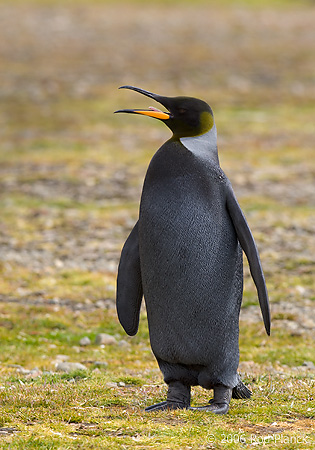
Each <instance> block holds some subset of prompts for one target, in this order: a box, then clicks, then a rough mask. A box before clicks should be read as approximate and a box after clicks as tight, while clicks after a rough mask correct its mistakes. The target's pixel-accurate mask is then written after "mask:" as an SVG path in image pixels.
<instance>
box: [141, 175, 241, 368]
mask: <svg viewBox="0 0 315 450" xmlns="http://www.w3.org/2000/svg"><path fill="white" fill-rule="evenodd" d="M164 181H165V180H164ZM177 188H178V189H177ZM218 189H219V191H218ZM221 189H222V187H220V186H219V187H215V188H214V190H213V191H212V192H209V196H208V197H205V195H204V192H203V190H202V189H198V186H194V188H193V189H186V190H185V189H184V190H183V183H179V184H178V186H176V183H174V182H172V184H171V185H170V186H167V183H166V185H165V184H164V185H163V186H162V185H161V186H160V187H159V188H157V186H155V187H154V188H152V189H151V188H150V187H149V188H147V189H144V191H143V195H142V200H141V208H140V218H139V245H140V260H141V276H142V283H143V288H144V297H145V301H146V306H147V314H148V323H149V331H150V340H151V346H152V350H153V352H154V354H155V356H156V357H157V358H159V359H161V360H164V361H167V362H170V363H179V364H187V365H193V364H196V365H202V366H208V367H209V366H215V367H217V368H218V369H219V368H220V366H222V367H223V366H226V364H229V361H230V360H233V361H234V360H235V361H234V363H233V366H235V365H236V367H235V370H236V368H237V363H238V322H239V310H240V304H241V299H242V280H243V275H242V253H241V250H240V247H239V244H238V241H237V238H236V234H235V231H234V227H233V225H232V222H231V220H230V217H229V215H228V212H227V210H226V206H225V200H224V195H223V194H222V191H221ZM211 194H212V195H211ZM220 361H221V363H220Z"/></svg>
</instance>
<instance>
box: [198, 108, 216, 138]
mask: <svg viewBox="0 0 315 450" xmlns="http://www.w3.org/2000/svg"><path fill="white" fill-rule="evenodd" d="M213 124H214V120H213V116H212V114H211V113H210V112H208V111H204V112H202V113H201V114H200V134H204V133H207V132H208V131H210V130H211V128H212V127H213Z"/></svg>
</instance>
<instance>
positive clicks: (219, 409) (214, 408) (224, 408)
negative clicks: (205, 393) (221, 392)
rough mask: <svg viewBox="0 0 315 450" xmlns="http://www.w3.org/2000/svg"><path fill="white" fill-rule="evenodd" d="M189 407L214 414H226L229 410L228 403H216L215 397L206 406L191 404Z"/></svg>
mask: <svg viewBox="0 0 315 450" xmlns="http://www.w3.org/2000/svg"><path fill="white" fill-rule="evenodd" d="M188 409H192V410H194V411H209V412H213V413H214V414H226V413H227V412H228V410H229V404H228V403H214V402H213V399H212V400H210V402H209V404H208V405H205V406H191V407H190V408H188Z"/></svg>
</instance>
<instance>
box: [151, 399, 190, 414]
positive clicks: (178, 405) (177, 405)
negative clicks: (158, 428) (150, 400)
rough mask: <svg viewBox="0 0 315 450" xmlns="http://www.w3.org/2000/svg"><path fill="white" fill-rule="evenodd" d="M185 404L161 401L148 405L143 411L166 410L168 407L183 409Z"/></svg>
mask: <svg viewBox="0 0 315 450" xmlns="http://www.w3.org/2000/svg"><path fill="white" fill-rule="evenodd" d="M185 408H187V406H186V405H185V404H184V403H176V402H168V401H165V402H161V403H156V404H155V405H151V406H148V407H147V408H146V409H145V411H146V412H152V411H166V410H170V409H185Z"/></svg>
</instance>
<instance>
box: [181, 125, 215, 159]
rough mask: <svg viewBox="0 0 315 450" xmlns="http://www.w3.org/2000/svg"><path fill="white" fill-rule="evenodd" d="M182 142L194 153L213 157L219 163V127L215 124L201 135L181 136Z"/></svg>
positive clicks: (204, 156)
mask: <svg viewBox="0 0 315 450" xmlns="http://www.w3.org/2000/svg"><path fill="white" fill-rule="evenodd" d="M179 140H180V142H181V143H182V144H183V145H184V146H185V147H186V148H187V149H188V150H189V151H191V152H192V153H193V154H194V155H196V156H198V157H202V158H206V159H212V160H213V161H214V162H216V163H218V164H219V157H218V148H217V129H216V126H215V125H213V127H212V128H211V130H209V131H207V132H206V133H204V134H201V135H199V136H191V137H181V138H179Z"/></svg>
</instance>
